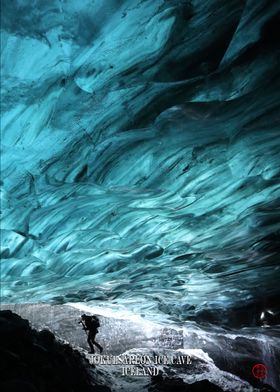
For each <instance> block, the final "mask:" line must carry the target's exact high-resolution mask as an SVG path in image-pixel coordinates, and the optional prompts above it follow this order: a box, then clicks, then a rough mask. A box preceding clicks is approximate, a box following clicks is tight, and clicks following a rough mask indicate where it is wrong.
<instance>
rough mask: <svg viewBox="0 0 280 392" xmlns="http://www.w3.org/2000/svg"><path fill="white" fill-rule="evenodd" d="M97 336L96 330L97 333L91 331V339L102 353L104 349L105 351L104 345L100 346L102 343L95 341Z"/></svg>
mask: <svg viewBox="0 0 280 392" xmlns="http://www.w3.org/2000/svg"><path fill="white" fill-rule="evenodd" d="M95 336H96V332H95V333H91V341H92V343H93V344H94V345H95V346H96V347H97V348H98V350H99V351H100V354H101V353H102V351H103V347H102V346H100V344H99V343H97V342H96V341H95Z"/></svg>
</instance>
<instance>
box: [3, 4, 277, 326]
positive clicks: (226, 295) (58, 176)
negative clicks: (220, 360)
mask: <svg viewBox="0 0 280 392" xmlns="http://www.w3.org/2000/svg"><path fill="white" fill-rule="evenodd" d="M279 13H280V3H279V2H278V1H266V0H259V1H257V2H256V1H254V0H247V1H245V0H228V1H223V0H207V1H204V0H192V1H184V0H177V1H169V0H153V1H143V0H123V1H122V0H119V1H117V0H106V1H105V0H104V1H102V0H95V1H93V0H92V1H90V0H84V1H82V2H78V1H75V0H69V1H58V0H50V1H47V2H45V1H40V0H37V1H33V2H30V1H27V0H22V1H19V0H18V1H9V0H3V1H2V21H1V27H2V47H1V50H2V72H1V76H2V120H1V122H2V161H1V164H2V165H1V166H2V177H1V178H2V182H1V188H2V191H1V198H2V223H1V228H2V265H1V272H2V301H3V302H6V303H11V302H13V303H16V302H20V303H28V302H30V303H34V302H47V303H67V302H86V303H87V304H89V305H94V306H100V307H103V308H104V307H106V308H108V309H111V310H112V311H119V312H121V311H127V312H131V313H132V314H133V313H134V314H135V313H136V314H139V315H145V317H146V318H148V319H150V320H156V321H163V320H165V321H168V320H169V321H173V322H179V323H181V322H182V323H183V322H184V321H186V320H195V321H199V322H202V321H203V322H213V323H215V322H216V323H217V322H218V323H223V324H225V325H237V324H238V325H239V326H242V325H247V326H252V325H256V323H257V318H258V317H259V315H260V314H261V312H262V311H264V310H266V309H267V308H270V309H272V311H273V312H275V311H277V296H278V295H279V278H280V269H279V256H277V249H278V247H279V196H280V186H279V170H280V159H279V158H280V157H279V153H280V138H279V109H280V108H279V106H280V99H279V88H280V78H279V67H278V61H279V52H280V50H279V42H278V41H277V34H279V26H280V23H279V22H280V20H279V19H280V17H279ZM278 310H279V309H278Z"/></svg>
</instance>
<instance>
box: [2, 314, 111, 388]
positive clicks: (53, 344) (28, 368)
mask: <svg viewBox="0 0 280 392" xmlns="http://www.w3.org/2000/svg"><path fill="white" fill-rule="evenodd" d="M0 331H1V339H0V353H1V358H2V361H1V362H2V363H1V370H2V372H1V373H2V375H1V384H0V388H1V391H5V392H17V391H20V392H37V391H38V392H39V391H40V392H49V391H51V392H64V391H65V392H66V391H67V392H70V391H71V392H74V391H79V392H96V391H98V392H110V388H108V387H106V386H103V385H98V382H96V380H95V378H94V373H93V372H92V368H90V366H89V364H88V362H87V361H86V360H85V358H84V357H83V356H82V355H81V354H80V353H79V352H78V351H76V350H73V349H72V348H71V347H70V346H69V345H66V344H62V343H60V342H58V341H57V340H56V339H55V336H54V334H53V333H52V332H51V331H48V330H46V329H45V330H42V331H40V332H38V331H36V330H34V329H32V328H31V327H30V325H29V322H28V321H27V320H23V319H22V318H21V317H19V316H18V315H17V314H15V313H12V312H11V311H1V312H0Z"/></svg>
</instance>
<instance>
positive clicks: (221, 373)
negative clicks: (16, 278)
mask: <svg viewBox="0 0 280 392" xmlns="http://www.w3.org/2000/svg"><path fill="white" fill-rule="evenodd" d="M2 308H3V309H11V310H13V311H14V312H16V313H18V314H20V315H21V316H22V317H23V318H27V319H28V320H30V322H31V325H32V326H33V327H34V328H36V329H39V330H42V329H46V328H47V329H49V330H51V331H52V332H53V333H54V334H55V336H56V337H57V338H60V339H61V340H63V341H65V342H68V343H70V344H71V346H72V347H75V348H76V349H78V350H79V351H80V352H82V353H83V354H85V355H86V356H87V358H88V360H89V361H91V362H93V356H92V355H89V354H87V351H88V349H89V347H88V346H87V343H86V336H85V334H84V331H83V330H82V329H81V326H80V325H78V324H77V320H78V318H79V316H80V314H81V313H82V312H83V310H80V311H79V310H78V309H76V308H73V307H70V306H66V305H55V306H50V305H42V304H34V305H20V304H18V305H5V306H4V305H2ZM99 318H100V324H101V326H100V328H99V333H98V334H97V337H96V340H97V342H98V343H100V344H101V345H102V346H103V348H104V351H103V353H102V355H104V356H112V355H115V356H117V355H132V354H138V355H139V356H143V355H149V356H154V355H157V356H163V355H166V356H167V357H168V358H170V357H171V356H175V357H177V356H179V355H185V356H186V355H188V356H189V357H190V358H191V362H192V363H191V364H181V366H180V364H177V365H172V366H171V365H170V364H169V365H168V366H160V367H159V370H160V373H159V375H158V377H155V378H152V379H150V378H149V377H135V376H131V375H130V374H128V375H125V376H123V375H122V367H121V365H117V366H113V365H108V364H100V363H98V362H97V364H96V368H97V370H98V372H99V373H98V374H99V375H100V377H101V379H102V380H104V383H105V384H106V385H108V386H109V387H110V388H111V389H112V390H113V391H116V392H118V391H120V390H122V389H121V388H122V387H124V388H126V389H125V391H134V390H136V391H137V390H138V391H141V390H148V391H153V390H154V391H157V390H159V391H169V390H170V391H172V390H174V388H175V386H176V388H177V387H178V388H179V387H182V391H189V389H187V387H186V385H185V384H194V383H202V384H195V385H196V388H198V389H193V391H194V392H195V391H200V390H201V391H207V392H208V391H209V392H210V391H211V389H210V386H209V385H208V386H207V385H204V384H203V382H205V381H208V382H209V383H211V384H214V386H215V387H217V386H218V387H219V388H221V390H224V391H228V392H229V391H233V392H238V391H240V392H253V391H254V390H255V389H256V390H257V391H259V390H261V388H262V387H263V386H264V384H267V387H266V388H267V392H268V391H273V390H277V391H279V390H280V388H279V386H280V379H279V371H278V370H279V367H280V344H279V342H280V330H279V329H277V328H273V329H272V328H266V329H263V330H261V329H260V328H251V329H243V330H236V331H227V330H225V329H222V328H218V327H216V328H215V329H214V328H213V327H212V328H211V329H208V330H207V329H203V328H201V327H200V326H198V325H195V324H193V323H187V324H185V326H184V328H178V326H177V325H173V326H170V327H165V326H163V325H160V324H156V323H148V324H147V322H146V320H143V319H142V320H139V319H138V320H128V319H124V318H122V319H120V318H115V317H108V316H106V317H105V316H102V315H99ZM97 354H98V353H97ZM256 363H265V364H266V366H267V369H268V374H267V377H266V378H265V380H264V381H262V382H259V380H257V379H256V378H254V377H253V376H252V367H253V366H254V365H255V364H256ZM162 377H163V378H162ZM178 379H180V380H179V381H178ZM174 383H175V384H176V383H178V385H177V384H176V385H175V384H174ZM172 385H173V389H172ZM208 387H209V390H208ZM137 388H138V389H137ZM147 388H148V389H147ZM149 388H150V389H149ZM153 388H154V389H153ZM156 388H158V389H156ZM164 388H165V389H164ZM168 388H170V389H168ZM184 388H185V389H184ZM193 388H194V386H193ZM199 388H200V389H199ZM254 388H255V389H254ZM269 388H270V389H269ZM178 390H180V389H178ZM190 391H192V389H191V390H190ZM214 391H216V389H214ZM218 391H219V389H218V390H217V392H218ZM264 391H265V389H264Z"/></svg>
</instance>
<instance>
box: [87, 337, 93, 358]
mask: <svg viewBox="0 0 280 392" xmlns="http://www.w3.org/2000/svg"><path fill="white" fill-rule="evenodd" d="M87 342H88V345H89V347H90V351H91V352H92V353H93V354H94V346H93V344H92V337H91V335H90V334H88V338H87Z"/></svg>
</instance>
